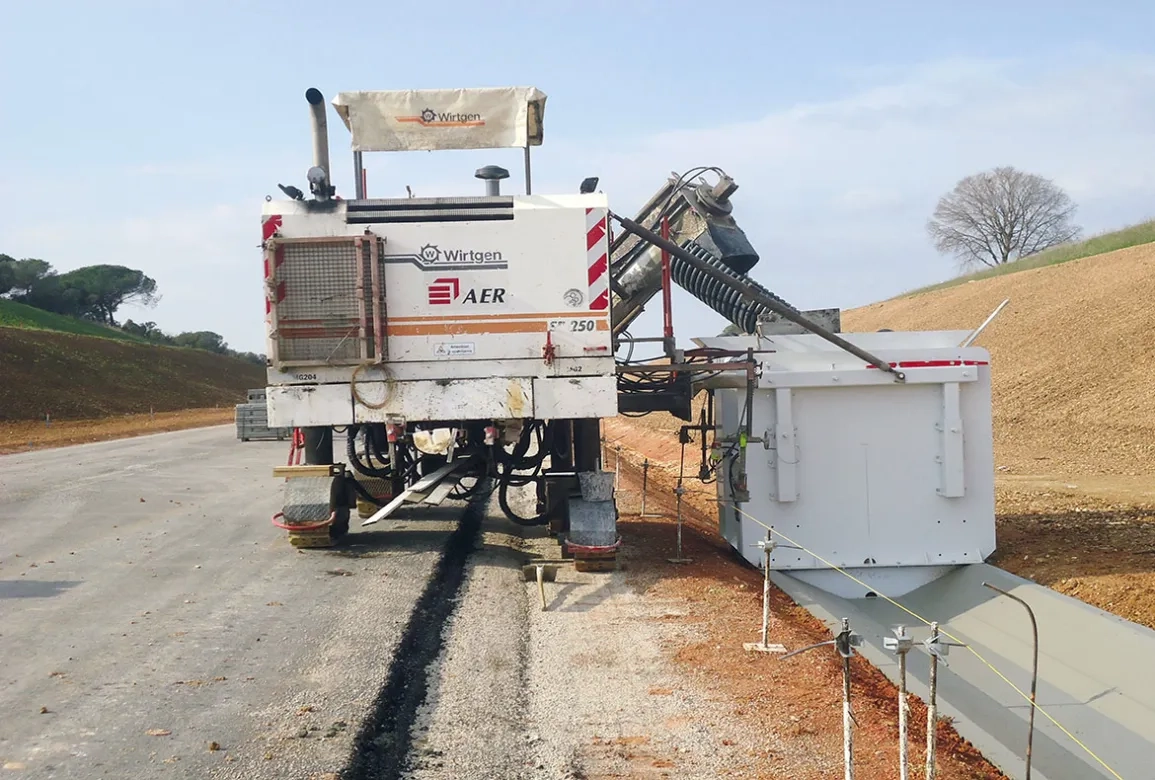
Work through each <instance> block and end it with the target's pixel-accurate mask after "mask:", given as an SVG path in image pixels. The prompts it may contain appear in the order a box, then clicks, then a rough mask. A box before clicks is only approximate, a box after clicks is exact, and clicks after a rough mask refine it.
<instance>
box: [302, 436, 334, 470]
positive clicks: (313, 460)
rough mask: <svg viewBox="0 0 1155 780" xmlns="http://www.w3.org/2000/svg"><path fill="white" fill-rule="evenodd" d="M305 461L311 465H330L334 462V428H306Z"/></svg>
mask: <svg viewBox="0 0 1155 780" xmlns="http://www.w3.org/2000/svg"><path fill="white" fill-rule="evenodd" d="M305 463H306V464H308V465H310V466H329V465H332V463H333V429H332V428H306V429H305Z"/></svg>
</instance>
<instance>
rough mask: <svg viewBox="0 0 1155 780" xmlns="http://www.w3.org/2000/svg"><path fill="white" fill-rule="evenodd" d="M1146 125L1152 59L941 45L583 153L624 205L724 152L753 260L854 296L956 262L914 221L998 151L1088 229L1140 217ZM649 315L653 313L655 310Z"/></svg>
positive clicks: (762, 274)
mask: <svg viewBox="0 0 1155 780" xmlns="http://www.w3.org/2000/svg"><path fill="white" fill-rule="evenodd" d="M1153 136H1155V59H1135V58H1130V59H1111V58H1104V57H1102V56H1097V55H1091V56H1082V58H1081V59H1076V60H1071V59H1068V60H1067V64H1066V65H1064V66H1063V67H1061V68H1043V67H1032V66H1030V65H1029V64H1025V63H1022V62H1011V61H1000V62H988V61H965V60H953V61H948V62H940V63H932V64H930V65H927V66H925V67H921V68H916V69H913V70H910V71H908V72H906V73H905V74H904V75H902V77H901V78H894V79H893V80H892V81H891V82H889V83H881V84H878V83H876V84H873V85H870V86H867V87H864V88H862V89H860V90H858V91H857V92H854V93H851V94H848V95H846V96H845V97H844V98H841V99H837V100H831V101H827V102H823V103H812V104H808V105H802V106H795V107H792V108H788V109H785V110H782V111H778V112H774V113H770V114H768V115H767V116H765V117H764V118H762V119H760V120H758V121H755V122H742V123H735V124H729V125H720V126H717V127H713V128H710V129H708V130H693V131H677V130H675V131H668V132H663V133H659V134H656V135H654V136H653V137H650V138H644V139H635V140H634V141H633V142H632V143H629V144H624V145H623V146H624V147H625V148H624V149H623V148H621V147H619V149H617V150H611V151H609V152H604V153H602V154H600V155H599V157H598V159H597V160H596V162H594V161H590V160H588V158H587V160H586V162H585V163H584V168H585V169H586V170H597V171H600V172H603V185H604V188H605V189H606V191H608V192H609V193H610V195H611V199H612V201H613V202H614V203H615V204H617V206H616V207H617V208H618V209H620V210H622V211H624V212H630V211H631V210H632V208H633V207H632V204H637V203H641V202H643V201H644V200H645V199H646V198H647V197H648V196H649V195H650V194H651V193H652V192H653V191H654V190H655V189H656V188H657V186H658V185H660V184H661V182H662V181H663V180H664V178H665V176H666V175H668V172H669V171H670V170H672V169H677V170H682V169H685V168H688V167H690V166H692V165H706V164H713V165H720V166H721V167H723V168H725V169H726V170H727V171H728V172H729V173H730V174H731V175H732V176H734V178H735V179H736V180H737V181H738V183H739V185H740V189H739V191H738V193H737V194H736V196H735V212H734V213H735V217H736V218H737V219H738V221H739V224H741V225H742V227H743V228H744V229H745V230H746V232H747V234H748V235H749V236H750V238H751V240H752V242H753V243H754V245H755V246H756V247H758V248H759V250H760V252H761V254H762V257H763V260H762V262H761V263H760V264H759V266H757V267H756V268H755V269H754V271H753V276H754V277H755V278H757V279H758V280H759V281H760V282H762V283H763V284H765V285H766V286H768V287H770V288H771V289H773V290H775V291H776V292H778V293H780V294H781V295H783V296H784V297H785V298H787V299H788V300H791V301H792V302H793V303H795V304H796V305H799V306H806V307H814V308H818V307H824V306H842V307H850V306H856V305H860V304H864V303H868V302H871V301H873V300H878V299H881V298H884V297H888V296H890V295H894V294H898V293H900V292H903V291H905V290H909V289H911V288H914V287H917V286H920V285H922V284H925V283H929V282H933V281H937V280H939V279H942V278H946V277H948V276H950V275H952V274H953V273H954V271H955V266H954V264H953V263H952V262H951V261H950V260H949V259H948V258H943V257H941V256H939V255H937V254H936V253H935V252H934V251H933V248H932V247H931V245H930V242H929V240H928V239H927V238H926V234H925V232H924V224H925V221H926V218H927V216H928V215H929V214H930V213H931V211H932V210H933V208H934V205H935V202H936V201H937V199H938V197H939V196H941V195H942V194H943V193H945V192H946V191H948V190H949V189H950V188H951V187H953V186H954V184H955V182H956V181H957V180H958V179H960V178H962V177H963V176H966V175H968V174H971V173H975V172H977V171H979V170H983V169H987V168H990V167H993V166H996V165H1007V164H1009V165H1014V166H1016V167H1019V168H1022V169H1025V170H1029V171H1031V172H1034V173H1038V174H1040V175H1043V176H1046V177H1049V178H1052V179H1054V180H1055V181H1056V182H1058V183H1059V184H1060V185H1061V186H1064V187H1066V188H1068V189H1069V191H1070V194H1071V195H1072V197H1073V198H1075V200H1076V202H1077V203H1078V204H1079V206H1080V212H1079V215H1078V218H1079V219H1080V221H1081V222H1082V224H1083V225H1084V227H1085V228H1086V229H1087V232H1089V233H1090V232H1097V231H1100V230H1103V229H1108V228H1113V227H1119V226H1122V225H1124V224H1127V223H1129V222H1131V221H1135V220H1139V219H1143V218H1146V217H1147V216H1149V214H1150V212H1151V208H1150V207H1149V206H1148V204H1149V203H1150V202H1151V199H1152V197H1153V196H1155V168H1151V167H1150V166H1148V165H1145V164H1144V163H1145V160H1146V159H1147V158H1148V157H1149V154H1150V152H1149V149H1150V139H1151V138H1152V137H1153ZM581 153H582V150H580V149H577V148H573V149H567V150H566V151H565V154H566V155H567V156H573V157H581V156H582V155H581ZM627 204H631V205H627ZM687 309H688V310H689V311H687ZM677 320H678V328H679V331H680V332H681V333H682V334H683V335H684V336H685V337H689V336H691V335H695V333H697V332H699V331H702V332H712V330H713V328H715V327H716V326H718V325H719V324H720V323H721V320H720V319H718V318H717V317H716V316H714V315H713V314H712V313H711V312H709V310H708V309H706V308H705V307H704V306H702V305H700V304H697V303H690V304H689V305H687V306H683V307H682V309H681V310H680V312H679V314H678V318H677ZM647 325H648V327H650V328H654V327H657V317H656V313H655V312H648V313H647ZM635 330H637V328H635Z"/></svg>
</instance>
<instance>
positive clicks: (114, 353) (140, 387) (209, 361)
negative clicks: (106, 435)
mask: <svg viewBox="0 0 1155 780" xmlns="http://www.w3.org/2000/svg"><path fill="white" fill-rule="evenodd" d="M0 377H2V378H3V382H0V422H15V421H29V420H40V421H43V420H44V418H45V415H46V414H47V415H51V419H52V420H78V419H95V418H101V417H108V416H114V415H126V414H145V415H147V414H148V413H149V412H150V410H151V411H153V412H171V411H179V410H187V409H204V408H210V407H231V406H232V405H233V404H237V403H243V402H244V400H245V391H246V390H247V389H249V388H253V387H264V385H265V369H264V367H262V366H258V365H254V364H252V363H246V362H244V361H241V360H237V359H235V358H230V357H226V356H224V355H215V354H212V353H209V352H203V351H200V350H194V349H177V348H174V347H161V346H150V345H146V344H134V343H128V342H122V341H113V340H111V339H101V338H92V337H88V336H76V335H72V334H68V333H56V332H52V331H38V330H26V329H19V328H0Z"/></svg>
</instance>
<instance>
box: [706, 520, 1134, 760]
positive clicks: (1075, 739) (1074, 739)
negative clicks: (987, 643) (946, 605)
mask: <svg viewBox="0 0 1155 780" xmlns="http://www.w3.org/2000/svg"><path fill="white" fill-rule="evenodd" d="M729 506H732V507H733V508H734V511H735V512H737V513H738V514H740V515H742V516H744V517H748V518H749V519H750V520H753V521H754V522H755V523H757V524H758V525H760V526H762V527H763V528H765V529H766V530H767V531H769V532H770V533H772V534H777V535H778V536H781V537H782V538H783V539H785V540H786V541H787V542H788V543H789V544H792V545H794V546H795V547H797V548H798V549H800V550H802V551H803V552H805V553H806V554H807V555H812V556H814V558H815V559H817V560H819V561H821V562H822V563H823V564H825V565H826V566H829V567H830V568H831V569H833V570H834V571H836V572H838V573H839V574H842V575H844V576H845V577H847V578H849V579H851V580H852V581H854V582H855V583H857V584H859V585H861V586H862V587H863V588H866V589H867V590H868V591H872V592H874V593H877V594H878V595H879V596H881V597H882V599H883V600H884V601H887V602H889V603H891V604H893V605H894V606H896V607H898V608H899V609H900V610H902V611H903V612H905V613H906V614H908V615H910V616H911V617H913V618H914V619H916V620H920V621H922V622H923V623H925V624H926V625H927V626H929V625H930V624H931V621H929V620H927V619H926V618H924V617H923V616H922V615H920V614H918V613H917V612H915V611H913V610H911V609H909V608H907V607H906V606H904V605H902V604H900V603H898V602H897V601H895V600H894V599H892V598H891V597H890V596H887V595H886V594H885V593H882V592H880V591H878V590H877V589H876V588H873V587H872V586H870V585H867V584H866V583H865V582H863V581H862V580H860V579H858V578H857V577H855V576H854V575H853V574H851V573H850V572H848V571H846V570H845V569H843V568H841V567H839V566H836V565H834V564H833V563H831V562H830V561H828V560H826V559H825V558H823V557H822V556H821V555H819V554H818V553H816V552H814V551H812V550H808V549H806V547H804V546H802V545H801V544H798V542H796V541H794V540H793V539H791V538H790V537H789V536H787V535H786V534H784V533H782V532H781V531H779V530H777V529H775V528H771V527H770V526H768V525H766V523H763V522H762V521H761V520H759V519H758V518H756V517H754V516H753V515H751V514H750V513H749V512H746V511H744V510H742V509H740V508H739V507H738V506H737V505H736V504H732V503H730V504H729ZM939 633H940V634H942V635H943V636H945V637H947V638H948V639H951V640H953V641H954V642H957V643H958V644H960V645H963V646H964V647H965V648H966V649H967V650H969V651H970V653H971V654H972V655H973V656H974V657H975V658H977V659H979V661H981V662H982V663H983V665H984V666H986V667H987V668H988V669H990V670H991V671H992V672H994V673H995V674H996V675H998V676H999V677H1000V678H1001V679H1002V680H1003V682H1005V683H1006V684H1007V685H1009V686H1011V688H1013V689H1014V690H1015V692H1016V693H1017V694H1019V695H1020V696H1022V697H1023V698H1024V699H1026V701H1027V703H1028V704H1030V705H1031V706H1032V707H1034V708H1035V709H1036V710H1037V711H1038V712H1040V713H1042V715H1043V717H1045V718H1046V719H1047V720H1049V721H1050V722H1051V723H1053V724H1054V725H1055V726H1056V727H1057V728H1058V729H1059V730H1060V731H1062V732H1063V733H1064V734H1066V735H1067V736H1068V737H1070V738H1071V741H1072V742H1074V743H1075V744H1076V745H1078V746H1079V747H1080V748H1082V749H1083V751H1084V752H1086V753H1087V755H1089V756H1090V757H1091V758H1093V759H1095V760H1096V761H1098V762H1099V765H1100V766H1102V767H1103V768H1104V769H1106V770H1107V771H1108V772H1110V773H1111V774H1112V775H1114V776H1115V777H1116V778H1117V780H1123V777H1122V776H1121V775H1120V774H1119V773H1118V772H1116V771H1115V770H1114V769H1112V768H1111V767H1110V766H1109V765H1108V764H1107V762H1106V761H1104V760H1103V759H1101V758H1099V756H1098V755H1096V754H1095V752H1094V751H1093V750H1091V748H1089V747H1087V746H1086V745H1084V744H1083V743H1082V742H1081V741H1080V740H1079V738H1078V737H1076V736H1075V735H1074V734H1072V733H1071V732H1070V731H1068V730H1067V728H1066V727H1065V726H1063V724H1062V723H1059V721H1057V720H1055V719H1054V718H1053V717H1052V716H1051V714H1050V713H1049V712H1047V711H1046V710H1044V709H1043V708H1042V707H1040V706H1039V705H1038V704H1037V703H1035V702H1033V701H1031V697H1030V696H1028V695H1027V694H1026V693H1023V691H1022V689H1020V688H1019V686H1017V685H1015V684H1014V683H1013V682H1011V681H1010V679H1008V678H1007V676H1006V675H1005V674H1003V673H1002V672H1000V671H999V670H998V669H997V668H995V666H994V664H992V663H991V662H990V661H988V660H987V659H985V658H983V657H982V655H981V654H980V653H979V651H977V650H975V649H974V648H973V647H971V646H970V645H967V644H965V643H964V642H963V641H962V640H961V639H959V638H958V637H956V636H954V635H953V634H951V633H949V632H948V631H944V630H943V629H942V628H941V627H940V628H939Z"/></svg>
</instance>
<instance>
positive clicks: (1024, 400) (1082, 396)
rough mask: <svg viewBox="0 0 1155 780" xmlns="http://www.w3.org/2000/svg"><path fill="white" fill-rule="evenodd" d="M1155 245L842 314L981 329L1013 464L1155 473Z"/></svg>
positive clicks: (848, 322)
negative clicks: (990, 318) (990, 317)
mask: <svg viewBox="0 0 1155 780" xmlns="http://www.w3.org/2000/svg"><path fill="white" fill-rule="evenodd" d="M1153 290H1155V244H1146V245H1142V246H1137V247H1132V248H1129V249H1121V250H1119V251H1116V252H1111V253H1108V254H1105V255H1097V256H1095V257H1088V258H1084V259H1082V260H1075V261H1072V262H1069V263H1064V264H1062V265H1057V266H1050V267H1046V268H1039V269H1035V270H1029V271H1021V272H1019V273H1013V274H1007V275H1004V276H998V277H994V278H990V279H983V280H981V281H975V282H969V283H966V284H961V285H958V286H955V287H950V288H947V289H942V290H935V291H933V292H927V293H921V294H918V295H914V296H911V297H908V298H900V299H896V300H892V301H884V302H882V303H877V304H873V305H871V306H866V307H863V308H861V309H854V310H851V311H847V312H844V313H843V317H842V325H843V330H846V331H849V332H853V331H875V330H878V329H880V328H891V329H894V330H931V329H956V328H957V329H972V328H975V327H977V326H978V325H979V324H980V323H981V322H982V321H983V320H984V319H986V317H987V316H988V315H989V314H990V313H991V312H992V311H993V310H994V309H995V307H996V306H998V305H999V303H1000V302H1002V301H1003V299H1005V298H1009V299H1010V301H1011V302H1010V303H1009V304H1008V305H1007V307H1006V308H1005V309H1003V311H1002V313H1001V314H1000V315H999V316H998V318H997V319H996V320H995V321H994V322H993V323H992V324H991V325H990V326H989V327H988V328H987V329H986V330H985V331H984V332H983V334H982V335H981V336H980V337H979V340H978V342H977V344H978V345H979V346H983V347H986V348H987V349H988V350H990V353H991V372H992V384H993V388H994V426H995V455H996V461H997V463H998V465H999V466H1000V467H1001V468H1002V469H1003V470H1004V471H1010V472H1012V473H1015V472H1018V473H1035V474H1038V473H1050V474H1064V475H1078V474H1120V475H1138V474H1142V475H1148V474H1155V374H1152V372H1151V370H1150V366H1152V365H1155V337H1153V336H1152V332H1153V331H1155V300H1153V299H1152V291H1153Z"/></svg>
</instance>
